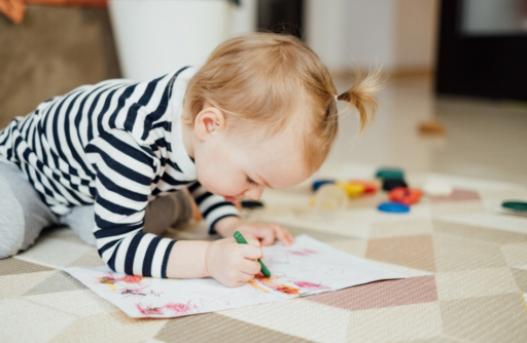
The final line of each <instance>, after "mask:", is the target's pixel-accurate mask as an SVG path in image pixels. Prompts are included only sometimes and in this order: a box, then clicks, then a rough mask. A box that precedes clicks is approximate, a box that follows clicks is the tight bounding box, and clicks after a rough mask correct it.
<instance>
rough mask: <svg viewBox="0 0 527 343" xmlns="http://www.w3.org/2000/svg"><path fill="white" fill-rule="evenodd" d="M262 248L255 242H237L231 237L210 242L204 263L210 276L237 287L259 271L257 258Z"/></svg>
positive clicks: (259, 256) (226, 284)
mask: <svg viewBox="0 0 527 343" xmlns="http://www.w3.org/2000/svg"><path fill="white" fill-rule="evenodd" d="M261 257H262V249H261V248H260V246H259V245H258V243H256V242H254V241H253V242H251V241H249V244H238V243H236V241H235V240H234V239H233V238H225V239H220V240H217V241H214V242H211V243H210V246H209V247H208V250H207V254H206V258H205V263H206V266H207V271H208V274H209V275H210V276H212V277H213V278H215V279H216V280H218V281H219V282H221V283H222V284H224V285H225V286H228V287H239V286H242V285H243V284H245V283H247V282H249V281H250V280H252V279H253V278H254V276H255V275H256V274H258V273H259V272H260V264H259V263H258V261H257V259H259V258H261Z"/></svg>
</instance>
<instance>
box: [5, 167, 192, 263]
mask: <svg viewBox="0 0 527 343" xmlns="http://www.w3.org/2000/svg"><path fill="white" fill-rule="evenodd" d="M191 201H192V200H191V199H190V196H189V195H188V193H187V192H183V191H179V192H176V193H172V194H169V195H166V196H161V197H158V198H157V199H155V200H154V201H152V202H150V203H149V204H148V206H147V208H146V214H145V231H147V232H151V233H155V234H162V233H163V232H165V230H166V229H167V228H169V227H172V226H175V225H177V224H180V223H183V222H186V221H188V220H190V218H191V217H192V204H191ZM60 225H67V226H69V227H71V229H72V230H73V231H74V232H75V233H76V234H77V235H78V236H79V237H80V238H81V239H82V240H83V241H84V242H86V243H88V244H91V245H95V238H94V236H93V229H94V227H95V220H94V210H93V206H82V207H75V208H73V210H72V211H71V212H70V213H68V214H67V215H65V216H62V217H58V216H56V215H55V214H54V213H53V212H51V210H50V209H49V207H48V206H47V205H46V204H45V203H43V202H42V201H41V200H40V198H39V196H38V194H37V192H36V191H35V189H33V186H31V184H30V183H29V182H28V181H27V180H26V179H25V177H24V175H23V173H22V171H20V170H19V169H18V167H17V166H16V165H14V164H11V163H8V162H3V161H0V258H6V257H9V256H12V255H14V254H16V253H17V252H19V251H21V250H25V249H27V248H28V247H29V246H31V245H32V244H33V243H34V242H35V240H36V238H37V237H38V235H39V234H40V232H41V231H42V230H43V229H45V228H48V227H53V226H60Z"/></svg>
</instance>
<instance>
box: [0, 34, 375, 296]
mask: <svg viewBox="0 0 527 343" xmlns="http://www.w3.org/2000/svg"><path fill="white" fill-rule="evenodd" d="M374 83H375V81H374V80H373V79H372V78H371V77H367V78H365V79H362V80H359V81H358V82H356V83H355V84H354V85H353V86H352V87H351V88H350V89H349V90H347V91H345V92H344V93H342V94H340V95H337V93H336V90H335V86H334V85H333V82H332V80H331V78H330V76H329V73H328V71H327V69H326V68H325V67H324V66H323V65H322V64H321V62H320V60H319V58H318V57H317V55H316V54H315V53H314V52H313V51H312V50H311V49H310V48H308V47H307V46H306V45H304V44H303V43H302V42H300V41H299V40H298V39H296V38H294V37H291V36H285V35H278V34H270V33H253V34H249V35H245V36H242V37H238V38H233V39H230V40H228V41H226V42H224V43H222V44H220V45H219V46H218V47H217V48H216V49H215V50H214V51H213V52H212V54H211V55H210V56H209V58H208V60H207V61H206V63H205V64H204V65H203V66H201V67H200V68H194V67H190V66H189V67H184V68H181V69H179V70H178V71H176V72H174V73H170V74H167V75H164V76H162V77H159V78H156V79H153V80H150V81H147V82H133V81H129V80H123V79H117V80H107V81H103V82H100V83H98V84H95V85H86V86H81V87H78V88H76V89H74V90H72V91H70V92H69V93H67V94H65V95H62V96H58V97H54V98H51V99H48V100H46V101H44V102H43V103H41V104H40V105H38V106H37V108H36V109H35V110H34V111H33V112H31V113H30V114H28V115H27V116H25V117H17V118H16V119H14V120H13V121H12V122H11V123H10V124H9V125H8V126H7V127H6V128H4V129H3V130H2V131H0V194H1V195H2V196H1V198H0V258H5V257H9V256H12V255H13V254H16V253H17V252H19V251H21V250H24V249H27V248H28V247H29V246H30V245H31V244H32V243H33V242H34V241H35V239H36V238H37V236H38V235H39V233H40V232H41V231H42V230H43V229H44V228H46V227H49V226H53V225H60V224H66V225H68V226H70V227H71V228H72V229H73V230H74V231H75V232H76V233H77V234H78V235H79V236H80V237H81V238H82V239H83V240H84V241H86V242H88V243H92V244H94V245H95V246H96V248H97V251H98V253H99V255H100V257H101V258H102V260H103V261H104V262H105V263H106V264H107V265H108V267H109V268H111V269H112V270H114V271H117V272H122V273H126V274H134V275H144V276H152V277H160V278H167V277H168V278H197V277H214V278H215V279H217V280H218V281H219V282H221V283H223V284H224V285H227V286H232V287H234V286H239V285H242V284H244V283H245V282H247V281H249V280H251V279H252V278H254V276H255V275H256V274H258V273H259V271H260V267H259V264H258V263H257V259H258V258H261V257H262V251H261V247H260V244H263V245H270V244H273V242H274V241H275V240H277V239H278V240H280V241H281V242H283V243H284V244H291V243H292V241H293V237H292V235H291V234H290V233H289V232H288V231H287V230H285V229H284V228H282V227H280V226H278V225H273V224H266V223H252V222H246V221H244V220H242V219H241V218H240V217H239V215H238V211H237V208H236V206H234V203H236V202H238V201H239V200H241V199H242V198H249V199H258V198H259V197H260V196H261V194H262V192H263V190H264V189H265V188H283V187H289V186H292V185H295V184H298V183H300V182H302V181H304V180H306V179H307V178H308V177H309V176H310V175H312V174H313V173H314V172H315V171H316V170H317V169H318V168H319V167H320V165H321V164H322V162H323V161H324V159H325V157H326V156H327V154H328V151H329V149H330V146H331V144H332V142H333V140H334V138H335V135H336V132H337V124H338V116H337V107H336V103H337V100H343V101H346V102H349V103H351V104H352V105H354V106H355V107H356V108H357V109H358V111H359V114H360V119H361V125H363V124H364V123H365V122H366V120H367V118H368V115H369V113H370V112H371V110H373V108H374V107H375V101H374V99H373V97H372V95H373V91H374V87H373V86H374ZM185 192H187V193H185ZM188 194H190V195H191V196H192V197H193V199H191V198H190V195H188ZM191 201H195V203H196V204H197V206H198V207H199V210H200V211H201V213H202V215H203V217H204V219H205V220H206V222H207V225H208V230H209V233H210V234H211V235H216V234H217V235H219V236H221V237H224V238H223V239H218V240H213V241H197V240H196V241H190V240H178V241H175V240H173V239H170V238H166V237H162V236H161V234H162V233H163V231H164V229H166V228H168V227H171V226H177V225H179V224H180V223H182V222H183V221H185V220H188V219H189V218H190V217H191V212H192V210H191V208H192V204H191ZM236 230H239V231H241V232H242V233H243V234H244V235H245V236H246V237H247V238H249V239H251V241H250V243H251V244H248V245H239V244H237V243H236V242H235V241H234V239H233V238H232V234H233V232H234V231H236Z"/></svg>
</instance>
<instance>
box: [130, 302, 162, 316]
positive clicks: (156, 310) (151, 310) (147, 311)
mask: <svg viewBox="0 0 527 343" xmlns="http://www.w3.org/2000/svg"><path fill="white" fill-rule="evenodd" d="M135 306H136V307H137V309H138V310H139V312H141V314H143V315H145V316H151V315H156V314H163V307H156V306H142V305H141V304H136V305H135Z"/></svg>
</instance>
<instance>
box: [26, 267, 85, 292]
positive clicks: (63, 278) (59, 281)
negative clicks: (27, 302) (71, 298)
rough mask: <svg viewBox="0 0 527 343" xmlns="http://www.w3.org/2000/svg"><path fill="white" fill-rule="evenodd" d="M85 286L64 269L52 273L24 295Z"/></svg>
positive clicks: (64, 290) (71, 289) (65, 290)
mask: <svg viewBox="0 0 527 343" xmlns="http://www.w3.org/2000/svg"><path fill="white" fill-rule="evenodd" d="M84 288H86V286H84V285H83V284H82V283H80V282H79V281H77V280H75V279H74V278H72V277H71V276H69V275H68V274H67V273H65V272H63V271H57V272H56V273H53V275H51V276H50V277H49V278H47V279H45V280H44V281H42V282H41V283H39V284H38V285H36V286H35V287H33V288H32V289H30V290H29V291H27V292H26V294H24V295H37V294H45V293H54V292H67V291H73V290H77V289H84Z"/></svg>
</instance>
